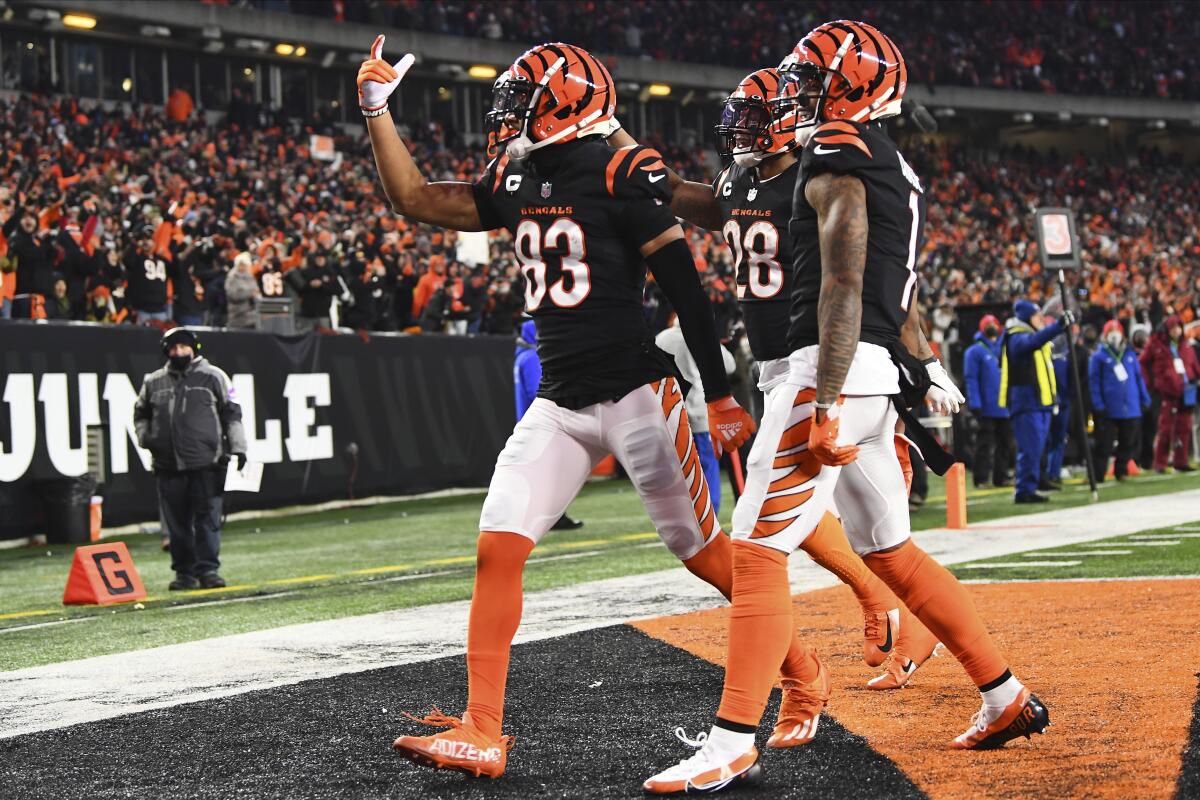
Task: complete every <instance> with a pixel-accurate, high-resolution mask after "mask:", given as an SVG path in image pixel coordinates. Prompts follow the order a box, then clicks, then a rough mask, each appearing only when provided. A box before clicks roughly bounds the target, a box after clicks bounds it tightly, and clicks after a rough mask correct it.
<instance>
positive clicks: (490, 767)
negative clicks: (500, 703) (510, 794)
mask: <svg viewBox="0 0 1200 800" xmlns="http://www.w3.org/2000/svg"><path fill="white" fill-rule="evenodd" d="M405 716H407V717H408V718H410V719H414V720H416V721H417V722H422V723H424V724H426V725H433V726H435V727H444V728H447V730H444V731H442V732H441V733H435V734H432V735H429V736H401V737H400V738H399V739H397V740H396V741H394V742H392V748H393V749H394V750H396V751H397V752H398V753H400V754H402V755H404V756H406V757H407V758H409V759H410V760H412V762H413V763H415V764H420V765H421V766H424V767H433V768H434V769H453V770H458V771H459V772H465V773H467V774H468V775H474V776H475V777H476V778H481V777H484V776H486V777H488V778H499V777H500V776H501V775H503V774H504V767H505V765H506V764H507V763H508V751H509V750H511V749H512V746H513V739H512V737H511V736H501V737H500V738H499V739H493V738H491V737H489V736H488V735H487V734H485V733H484V732H483V731H481V730H479V729H478V728H476V727H474V726H472V725H471V724H470V723H464V722H463V721H462V720H461V719H459V718H458V717H451V716H447V715H446V714H443V713H442V712H441V711H440V710H438V708H437V707H436V706H434V709H433V713H431V714H430V715H429V716H427V717H424V718H421V717H414V716H413V715H412V714H407V713H406V714H405Z"/></svg>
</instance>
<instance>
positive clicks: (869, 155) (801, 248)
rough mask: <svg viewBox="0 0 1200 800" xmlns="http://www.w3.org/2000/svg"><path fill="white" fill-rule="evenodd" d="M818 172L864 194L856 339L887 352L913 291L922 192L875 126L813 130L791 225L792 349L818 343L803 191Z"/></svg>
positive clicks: (813, 247) (838, 123) (816, 286)
mask: <svg viewBox="0 0 1200 800" xmlns="http://www.w3.org/2000/svg"><path fill="white" fill-rule="evenodd" d="M824 173H833V174H836V175H853V176H854V177H856V178H858V179H859V180H860V181H862V184H863V187H864V188H865V190H866V201H867V231H868V232H867V258H866V270H865V272H864V274H863V292H862V308H863V310H862V329H861V333H860V334H859V339H860V341H863V342H868V343H871V344H877V345H880V346H881V347H888V346H889V344H890V343H891V342H893V341H894V340H896V339H898V338H899V336H900V327H901V326H902V325H903V324H904V320H905V319H906V318H907V316H908V308H909V305H910V304H911V303H912V302H913V298H914V295H915V292H916V289H917V272H916V262H917V254H918V253H920V251H921V241H922V231H923V228H924V225H925V189H924V187H923V186H922V185H921V181H920V179H919V178H918V177H917V174H916V172H914V171H913V169H912V167H910V166H909V165H908V162H907V161H905V160H904V156H903V155H901V154H900V151H899V149H897V147H896V144H895V142H893V141H892V140H891V138H890V137H889V136H888V135H887V132H886V131H885V130H884V128H883V125H882V123H878V122H874V123H866V124H864V123H861V122H849V121H845V120H834V121H832V122H826V123H825V124H823V125H821V126H820V127H818V128H817V129H816V130H815V131H814V132H813V135H812V138H811V139H809V141H808V144H807V145H805V147H804V151H803V153H801V156H800V176H799V180H797V181H796V187H795V197H794V201H793V204H792V219H791V225H790V234H791V244H792V254H793V256H794V258H795V281H796V284H795V289H794V291H793V293H792V306H791V327H790V329H789V331H788V345H789V347H790V348H791V349H792V350H798V349H800V348H802V347H807V346H809V345H815V344H817V343H818V333H817V301H818V299H819V298H820V294H821V246H820V241H819V239H818V234H817V212H816V211H815V210H814V209H813V207H812V206H811V205H809V203H808V200H807V198H806V197H805V194H804V190H805V187H806V186H807V184H808V181H810V180H812V179H813V178H815V177H816V176H818V175H822V174H824Z"/></svg>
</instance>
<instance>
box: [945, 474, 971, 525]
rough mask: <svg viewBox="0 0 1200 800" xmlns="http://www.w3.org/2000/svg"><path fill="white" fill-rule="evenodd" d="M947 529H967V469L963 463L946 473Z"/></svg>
mask: <svg viewBox="0 0 1200 800" xmlns="http://www.w3.org/2000/svg"><path fill="white" fill-rule="evenodd" d="M946 527H947V528H951V529H953V530H960V531H961V530H966V528H967V468H966V467H965V466H964V465H963V463H962V462H961V461H960V462H958V463H957V464H955V465H954V466H952V467H950V469H949V471H947V472H946Z"/></svg>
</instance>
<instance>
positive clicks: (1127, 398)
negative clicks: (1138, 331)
mask: <svg viewBox="0 0 1200 800" xmlns="http://www.w3.org/2000/svg"><path fill="white" fill-rule="evenodd" d="M1100 339H1101V341H1100V346H1099V347H1097V348H1096V352H1094V353H1092V357H1091V360H1089V361H1088V387H1089V388H1090V389H1091V395H1092V416H1093V418H1094V419H1095V422H1096V473H1097V475H1096V479H1097V480H1100V481H1103V480H1104V475H1105V473H1107V472H1108V457H1109V456H1110V455H1111V454H1112V445H1113V439H1116V440H1117V463H1116V464H1115V465H1114V467H1113V474H1114V475H1115V476H1116V478H1117V480H1119V481H1123V480H1125V478H1126V476H1127V475H1128V471H1129V461H1130V460H1131V459H1132V458H1133V456H1134V452H1133V450H1134V445H1135V444H1136V442H1137V434H1138V428H1139V426H1140V425H1141V420H1142V414H1144V413H1145V412H1146V411H1148V410H1149V409H1150V392H1148V391H1147V390H1146V382H1145V380H1143V378H1142V370H1141V367H1140V366H1139V364H1138V357H1137V353H1136V352H1134V350H1133V348H1132V347H1126V346H1125V332H1124V330H1122V328H1121V323H1120V322H1118V321H1117V320H1115V319H1110V320H1109V321H1108V322H1106V323H1105V324H1104V332H1103V334H1102V335H1101V337H1100Z"/></svg>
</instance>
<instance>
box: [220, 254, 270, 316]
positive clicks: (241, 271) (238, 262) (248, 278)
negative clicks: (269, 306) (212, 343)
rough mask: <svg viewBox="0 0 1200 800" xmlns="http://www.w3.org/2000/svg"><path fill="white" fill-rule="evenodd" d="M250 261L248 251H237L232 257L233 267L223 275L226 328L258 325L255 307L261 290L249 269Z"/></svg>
mask: <svg viewBox="0 0 1200 800" xmlns="http://www.w3.org/2000/svg"><path fill="white" fill-rule="evenodd" d="M251 263H252V261H251V258H250V254H249V253H238V254H237V258H235V259H233V269H232V270H230V271H229V274H228V275H227V276H225V302H226V305H227V306H228V310H229V317H228V320H227V321H226V323H225V327H227V328H256V327H258V315H257V314H256V313H255V309H256V308H257V306H258V300H259V298H260V297H262V292H261V291H260V290H259V288H258V281H256V280H255V279H254V273H253V272H251V271H250V265H251Z"/></svg>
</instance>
